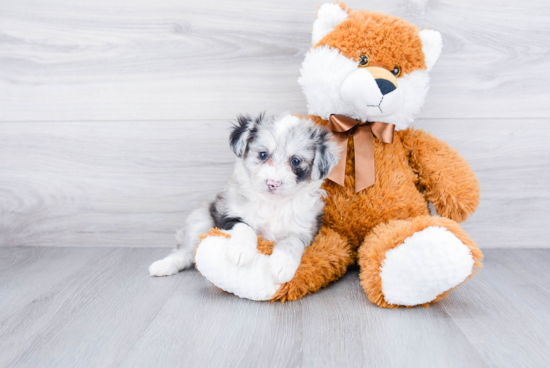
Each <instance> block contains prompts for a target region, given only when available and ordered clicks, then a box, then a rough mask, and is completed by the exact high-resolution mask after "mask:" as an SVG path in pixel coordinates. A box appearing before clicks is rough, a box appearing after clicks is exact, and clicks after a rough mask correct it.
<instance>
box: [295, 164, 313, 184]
mask: <svg viewBox="0 0 550 368" xmlns="http://www.w3.org/2000/svg"><path fill="white" fill-rule="evenodd" d="M292 171H293V172H294V175H296V183H300V182H302V181H304V180H307V179H309V171H310V170H309V167H306V168H305V169H301V168H299V167H292Z"/></svg>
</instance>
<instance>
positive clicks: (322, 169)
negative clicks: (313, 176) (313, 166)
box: [317, 143, 330, 178]
mask: <svg viewBox="0 0 550 368" xmlns="http://www.w3.org/2000/svg"><path fill="white" fill-rule="evenodd" d="M317 155H318V156H319V160H318V162H317V168H318V169H319V174H320V176H321V177H322V178H325V177H327V176H328V174H329V172H328V169H329V167H330V163H329V162H328V161H327V146H326V145H325V144H324V143H322V144H320V145H319V148H318V150H317Z"/></svg>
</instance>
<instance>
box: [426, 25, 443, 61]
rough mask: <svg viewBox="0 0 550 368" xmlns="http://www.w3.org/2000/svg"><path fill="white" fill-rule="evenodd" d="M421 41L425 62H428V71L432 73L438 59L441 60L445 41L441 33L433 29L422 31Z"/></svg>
mask: <svg viewBox="0 0 550 368" xmlns="http://www.w3.org/2000/svg"><path fill="white" fill-rule="evenodd" d="M420 39H421V40H422V52H423V53H424V61H425V62H426V67H427V69H428V71H430V70H431V69H432V68H433V66H434V65H435V62H436V61H437V59H439V55H440V54H441V49H442V48H443V39H441V34H440V33H439V32H437V31H434V30H432V29H424V30H422V31H420Z"/></svg>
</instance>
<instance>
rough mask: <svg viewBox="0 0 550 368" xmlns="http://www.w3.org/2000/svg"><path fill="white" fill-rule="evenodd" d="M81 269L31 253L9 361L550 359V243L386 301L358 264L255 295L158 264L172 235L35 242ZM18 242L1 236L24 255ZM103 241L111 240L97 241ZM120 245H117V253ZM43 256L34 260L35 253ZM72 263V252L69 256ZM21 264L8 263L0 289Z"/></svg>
mask: <svg viewBox="0 0 550 368" xmlns="http://www.w3.org/2000/svg"><path fill="white" fill-rule="evenodd" d="M24 250H26V251H28V252H30V251H31V250H34V251H35V252H42V253H40V254H41V255H42V256H41V258H42V259H43V260H44V261H46V260H50V261H51V262H55V261H56V259H58V258H60V257H59V252H66V254H71V256H70V257H65V258H63V260H62V261H61V262H62V263H65V265H66V266H69V263H70V262H73V261H75V260H77V259H79V258H80V259H82V260H83V259H88V260H89V262H87V263H84V262H81V263H80V264H81V267H80V268H79V269H78V271H75V272H72V273H71V274H70V277H65V278H64V279H63V280H61V281H59V280H57V279H56V277H57V276H56V274H55V273H51V272H50V273H41V271H40V269H39V268H37V267H34V268H33V267H28V269H27V270H26V271H27V273H28V274H29V275H30V276H28V278H27V281H26V282H27V283H33V282H34V281H33V280H36V279H38V278H43V279H45V280H51V281H52V282H51V284H50V287H46V288H31V289H29V288H25V287H21V286H18V290H19V292H20V294H21V295H23V296H25V299H26V300H27V302H26V303H25V304H24V305H22V306H21V307H20V308H19V309H18V310H17V311H15V312H14V313H12V314H10V315H9V316H8V317H7V318H4V319H0V367H36V366H40V367H57V368H63V367H75V366H78V367H150V366H164V367H176V366H178V367H181V366H194V367H227V366H239V367H258V366H262V367H264V366H265V367H289V366H295V367H334V366H338V367H357V366H369V367H370V366H372V367H403V366H423V367H442V366H444V367H454V366H457V367H464V366H467V367H486V366H490V367H544V366H546V363H547V361H548V359H550V339H549V336H548V333H549V332H548V329H547V328H546V326H548V322H549V321H548V318H549V313H548V308H549V307H548V305H549V302H550V292H549V291H548V288H547V285H548V281H549V280H550V271H549V269H548V267H547V264H548V261H550V250H547V249H546V250H542V249H541V250H535V249H509V250H506V249H490V250H487V252H486V261H485V267H484V268H483V269H482V270H481V272H480V273H479V274H478V275H476V276H475V277H474V279H472V280H469V281H468V282H467V283H466V284H465V285H463V286H461V287H460V288H458V289H457V290H455V291H454V292H453V293H452V295H451V296H450V297H449V298H446V299H445V300H444V301H442V302H440V303H438V304H435V305H433V306H432V307H431V308H412V309H398V310H387V309H380V308H378V307H376V306H374V305H372V304H371V303H370V302H369V301H368V299H367V297H366V296H365V294H364V293H363V291H362V289H361V287H360V285H359V280H358V272H357V269H356V268H354V269H351V270H350V271H349V272H348V274H347V275H346V276H345V277H344V278H343V279H341V280H340V281H338V282H337V283H335V284H333V285H331V286H330V287H328V288H327V289H324V290H322V291H320V292H318V293H316V294H313V295H310V296H307V297H305V298H303V299H301V300H299V301H297V302H288V303H284V304H281V303H266V302H251V301H247V300H243V299H239V298H237V297H235V296H233V295H230V294H227V293H224V292H222V291H220V290H218V289H217V288H215V287H214V286H212V285H210V284H209V283H208V282H207V281H206V280H205V279H204V278H203V277H202V276H201V275H200V274H199V273H198V272H197V271H196V270H194V269H192V270H188V271H184V272H182V273H180V274H178V275H175V276H171V277H166V278H151V277H149V276H148V275H147V272H146V267H147V265H148V264H149V262H151V261H152V260H155V259H157V258H158V257H160V256H162V255H163V254H164V252H165V250H162V249H121V248H118V249H113V250H106V249H103V250H96V251H97V252H100V251H103V252H109V254H108V257H102V258H101V257H99V258H97V259H95V260H94V259H92V258H91V257H90V253H89V250H88V251H87V250H86V249H83V248H65V249H56V248H43V249H37V248H31V247H29V248H24ZM16 252H21V249H19V248H2V249H0V255H1V256H2V258H4V257H5V258H10V259H16V258H18V257H19V256H18V255H17V253H16ZM97 254H98V255H99V253H97ZM106 254H107V253H104V255H106ZM31 263H32V262H31ZM60 267H61V266H60ZM9 277H11V274H10V273H9V272H1V273H0V292H4V290H5V289H6V288H8V286H7V283H6V282H5V281H6V278H9Z"/></svg>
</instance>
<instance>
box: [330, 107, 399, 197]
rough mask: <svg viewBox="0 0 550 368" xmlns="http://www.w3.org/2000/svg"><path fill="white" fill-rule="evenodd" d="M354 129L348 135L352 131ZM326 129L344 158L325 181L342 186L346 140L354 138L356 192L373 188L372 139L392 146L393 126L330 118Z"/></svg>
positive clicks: (333, 116)
mask: <svg viewBox="0 0 550 368" xmlns="http://www.w3.org/2000/svg"><path fill="white" fill-rule="evenodd" d="M355 126H357V128H356V129H355V130H354V131H353V132H351V130H352V129H353V128H354V127H355ZM328 128H329V129H330V130H331V131H332V133H333V135H334V138H335V140H336V143H337V144H338V146H339V147H341V148H342V152H343V157H342V158H341V159H340V161H339V162H338V164H337V165H336V166H335V167H334V169H332V171H331V173H330V174H329V176H328V178H329V179H330V180H332V181H333V182H335V183H336V184H338V185H341V186H344V184H345V178H346V161H347V149H348V138H349V135H350V134H353V145H354V150H355V192H356V193H357V192H360V191H361V190H363V189H365V188H368V187H370V186H371V185H373V184H374V178H375V176H374V144H373V140H372V136H373V135H374V136H375V137H376V138H378V139H379V140H380V141H382V142H384V143H393V132H394V129H395V125H393V124H389V123H382V122H379V121H376V122H372V123H371V122H367V123H362V122H361V121H359V120H356V119H352V118H350V117H347V116H345V115H330V119H329V121H328Z"/></svg>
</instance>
